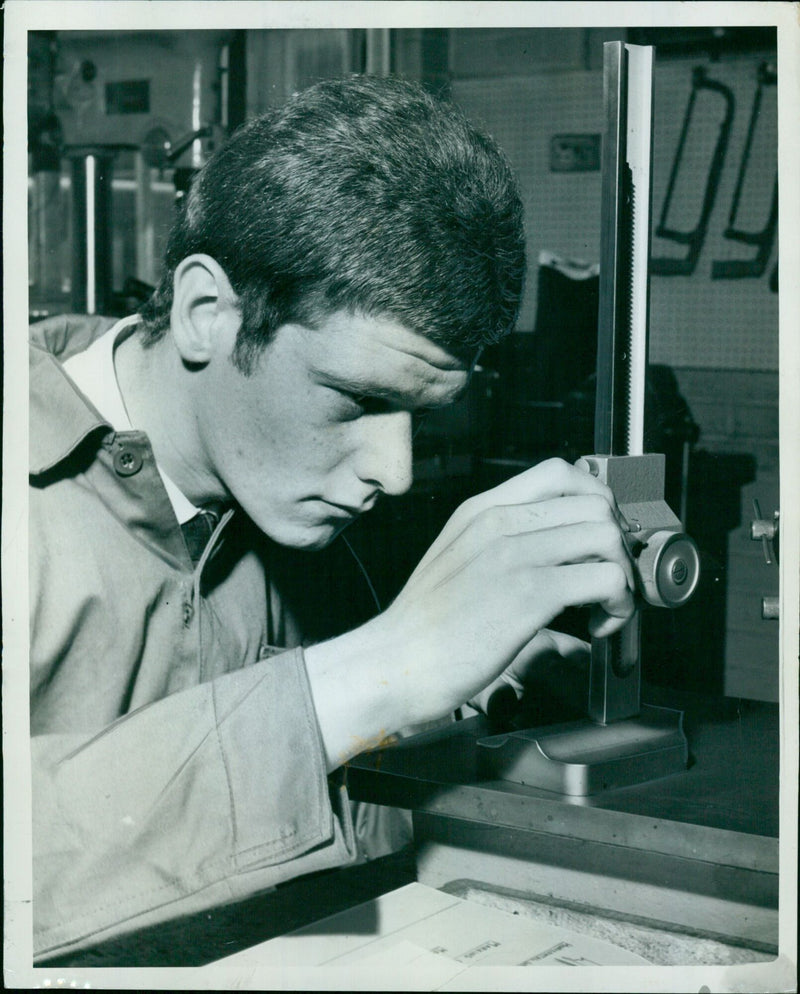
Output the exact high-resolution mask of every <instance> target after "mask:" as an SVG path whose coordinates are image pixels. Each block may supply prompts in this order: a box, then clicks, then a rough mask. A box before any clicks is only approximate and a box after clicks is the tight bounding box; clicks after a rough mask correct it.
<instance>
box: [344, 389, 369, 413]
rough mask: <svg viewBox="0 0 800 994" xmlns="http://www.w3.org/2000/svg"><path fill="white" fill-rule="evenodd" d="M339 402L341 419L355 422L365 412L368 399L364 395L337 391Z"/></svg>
mask: <svg viewBox="0 0 800 994" xmlns="http://www.w3.org/2000/svg"><path fill="white" fill-rule="evenodd" d="M336 392H337V393H338V395H339V398H340V401H341V404H340V406H341V410H342V414H343V417H344V418H345V419H347V420H355V418H358V417H361V415H362V414H364V412H365V411H366V408H367V404H368V401H369V398H368V397H367V396H366V395H365V394H360V393H350V392H349V391H347V390H337V391H336Z"/></svg>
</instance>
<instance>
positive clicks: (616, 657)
mask: <svg viewBox="0 0 800 994" xmlns="http://www.w3.org/2000/svg"><path fill="white" fill-rule="evenodd" d="M641 631H642V619H641V614H640V613H639V612H638V611H637V612H636V613H635V614H634V615H633V617H632V618H631V620H630V621H629V622H628V623H627V625H625V627H624V628H622V629H620V631H618V632H617V633H616V634H614V635H612V636H610V637H609V638H602V639H598V638H593V639H592V657H591V667H590V671H589V708H588V715H589V718H590V719H591V720H592V721H595V722H597V723H598V724H601V725H607V724H609V723H610V722H612V721H619V720H621V719H622V718H632V717H635V716H636V715H637V714H639V710H640V707H641V665H640V658H641V657H640V649H641Z"/></svg>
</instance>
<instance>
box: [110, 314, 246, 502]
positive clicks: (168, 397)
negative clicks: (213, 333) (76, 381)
mask: <svg viewBox="0 0 800 994" xmlns="http://www.w3.org/2000/svg"><path fill="white" fill-rule="evenodd" d="M114 364H115V368H116V374H117V381H118V383H119V388H120V392H121V393H122V398H123V401H124V403H125V407H126V410H127V412H128V416H129V418H130V421H131V423H132V424H133V425H135V426H136V427H137V428H138V429H141V430H142V431H144V432H145V433H146V434H147V436H148V438H149V440H150V444H151V446H152V448H153V454H154V456H155V459H156V462H158V463H159V465H160V466H162V467H163V469H164V471H165V472H166V473H167V474H168V475H169V476H170V478H171V479H172V480H173V481H174V482H175V484H176V485H177V486H178V487H179V488H180V490H181V491H182V492H183V493H184V494H186V496H187V497H188V498H189V500H190V501H191V502H192V503H193V504H197V505H201V504H206V503H208V502H210V501H224V500H225V498H226V496H227V495H226V494H225V492H224V489H223V487H222V486H221V484H220V483H219V481H218V480H217V479H216V478H215V477H214V475H213V473H212V472H211V471H210V469H209V467H207V466H206V459H205V452H204V449H203V445H202V441H201V439H200V438H199V436H198V432H197V429H196V424H195V420H194V416H193V411H194V404H193V390H192V386H193V384H192V382H191V377H192V376H193V375H195V374H193V373H192V371H190V370H188V369H186V367H185V366H184V365H183V363H182V362H181V359H180V356H179V355H178V352H177V351H176V349H175V348H174V347H173V344H172V341H171V339H170V337H169V335H167V336H165V337H164V338H163V339H161V340H160V341H158V342H157V343H155V344H154V345H152V346H149V347H148V348H144V347H143V345H142V340H141V336H140V335H138V334H135V333H134V334H132V335H130V336H128V337H127V338H126V339H125V340H124V341H122V342H121V343H120V344H119V346H118V347H117V349H116V353H115V356H114Z"/></svg>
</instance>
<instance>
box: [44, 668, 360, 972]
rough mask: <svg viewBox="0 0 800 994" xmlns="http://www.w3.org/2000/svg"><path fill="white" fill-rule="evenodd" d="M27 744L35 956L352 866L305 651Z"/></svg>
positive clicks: (349, 833) (346, 823)
mask: <svg viewBox="0 0 800 994" xmlns="http://www.w3.org/2000/svg"><path fill="white" fill-rule="evenodd" d="M32 750H33V764H34V770H33V815H34V828H33V852H34V953H35V955H36V957H37V958H41V957H43V956H50V955H54V954H56V953H62V952H67V951H70V950H72V949H75V948H79V947H80V946H85V945H90V944H95V943H97V942H99V941H101V940H103V939H107V938H110V937H111V936H113V935H117V934H119V933H122V932H126V931H129V930H132V929H136V928H140V927H143V926H145V925H151V924H154V923H156V922H158V921H161V920H164V919H167V918H171V917H175V916H178V915H184V914H190V913H193V912H196V911H199V910H202V909H204V908H206V907H211V906H213V905H218V904H223V903H226V902H229V901H232V900H236V899H238V898H241V897H244V896H245V895H247V894H252V893H254V892H256V891H258V890H261V889H264V888H267V887H270V886H273V885H275V884H277V883H280V882H281V881H284V880H287V879H289V878H291V877H295V876H298V875H300V874H304V873H309V872H313V871H316V870H321V869H325V868H328V867H331V866H334V865H340V864H342V863H345V862H348V861H350V860H351V859H352V858H353V857H354V842H353V829H352V824H351V821H350V815H349V809H348V804H347V798H346V794H345V790H344V787H342V786H337V785H336V784H335V782H334V778H328V776H327V775H326V769H325V762H324V755H323V750H322V743H321V740H320V735H319V730H318V727H317V721H316V715H315V712H314V708H313V704H312V700H311V694H310V688H309V686H308V678H307V675H306V671H305V665H304V660H303V654H302V650H301V649H295V650H291V651H287V652H284V653H281V654H280V655H278V656H275V657H273V658H271V659H269V660H266V661H264V662H261V663H257V664H254V665H252V666H250V667H246V668H244V669H241V670H237V671H235V672H232V673H229V674H225V675H224V676H221V677H218V678H216V679H215V680H212V681H210V682H208V683H203V684H199V685H198V686H196V687H193V688H191V689H189V690H186V691H181V692H179V693H176V694H173V695H172V696H170V697H166V698H164V699H162V700H159V701H157V702H155V703H153V704H150V705H148V706H146V707H143V708H140V709H139V710H137V711H133V712H131V713H130V714H128V715H125V716H124V717H122V718H120V719H119V720H117V721H116V722H114V723H113V724H112V725H110V726H109V727H108V728H106V729H104V730H103V731H102V732H100V733H99V734H96V735H93V736H92V737H88V736H82V735H74V734H47V735H41V736H36V737H34V739H33V740H32ZM90 799H91V800H90Z"/></svg>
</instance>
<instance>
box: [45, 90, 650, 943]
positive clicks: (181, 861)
mask: <svg viewBox="0 0 800 994" xmlns="http://www.w3.org/2000/svg"><path fill="white" fill-rule="evenodd" d="M523 275H524V248H523V236H522V219H521V205H520V201H519V197H518V195H517V192H516V189H515V186H514V182H513V179H512V176H511V173H510V170H509V168H508V166H507V165H506V163H505V160H504V159H503V157H502V155H501V154H500V152H499V151H498V150H497V148H496V147H495V146H494V144H493V143H492V142H491V141H490V140H489V139H488V138H486V137H485V136H482V135H481V134H479V133H478V132H476V131H475V130H474V129H473V128H472V127H471V126H470V125H469V124H467V123H466V122H465V121H464V120H463V119H462V118H461V116H460V115H458V114H457V113H456V112H455V111H454V110H453V109H452V108H450V107H449V106H447V105H444V104H439V103H437V102H435V101H433V100H432V99H430V98H429V97H428V96H426V95H425V94H424V92H423V91H422V90H420V89H419V88H417V87H415V86H413V85H411V84H408V83H403V82H400V81H392V80H379V79H367V78H352V79H349V80H345V81H338V82H328V83H323V84H320V85H319V86H317V87H314V88H311V89H310V90H308V91H305V92H303V93H301V94H299V95H297V96H296V97H294V98H293V99H292V100H291V101H290V102H289V103H288V104H287V106H286V107H285V108H283V109H281V110H279V111H276V112H274V113H270V114H268V115H266V116H265V117H263V118H259V119H257V120H254V121H252V122H250V123H249V124H248V125H246V126H245V127H244V128H243V129H242V130H241V131H240V132H239V133H237V134H236V135H235V136H233V137H232V138H231V140H230V141H229V142H228V143H227V144H226V145H225V146H224V147H223V148H222V149H221V150H220V151H219V152H218V153H217V155H216V156H215V157H214V158H213V159H212V160H211V161H210V162H209V163H208V165H207V166H206V167H205V169H204V170H203V171H202V172H201V173H200V174H199V176H198V178H197V181H196V183H195V185H194V187H193V189H192V192H191V194H190V195H189V198H188V202H187V204H186V207H185V209H184V211H183V212H182V214H181V216H180V218H179V219H178V221H177V223H176V227H175V230H174V232H173V234H172V237H171V240H170V244H169V248H168V251H167V258H166V267H165V275H164V279H163V281H162V283H161V285H160V287H159V289H158V291H157V292H156V294H155V295H154V297H153V299H152V300H151V301H150V302H149V304H148V306H147V307H146V308H145V309H144V311H143V313H142V314H141V315H140V316H134V317H133V318H129V319H125V320H124V321H122V322H119V323H118V324H116V325H114V326H113V327H111V328H110V330H108V328H109V322H107V321H106V322H104V321H102V320H99V319H92V320H78V319H71V318H66V319H62V320H59V321H56V322H54V323H52V324H47V323H46V324H45V325H42V326H35V327H34V329H33V331H34V338H35V339H37V340H38V344H37V345H35V346H34V348H33V349H32V376H31V483H32V487H31V502H30V535H31V577H32V579H31V604H32V621H31V646H32V648H31V680H32V690H31V693H32V704H31V722H32V731H33V758H34V859H35V865H34V880H35V884H34V891H35V893H34V922H35V949H36V951H37V953H38V954H39V955H40V956H44V955H52V954H54V953H56V952H64V951H66V950H69V949H72V948H76V947H78V946H80V945H85V944H89V943H96V942H98V941H100V940H101V939H104V938H107V937H109V936H111V935H113V934H115V933H118V932H120V931H124V930H128V929H132V928H136V927H139V926H143V925H145V924H151V923H153V922H155V921H158V920H162V919H164V918H167V917H171V916H175V915H179V914H186V913H189V912H191V911H196V910H198V909H201V908H203V907H208V906H211V905H213V904H218V903H222V902H225V901H230V900H232V899H235V898H237V897H243V896H245V895H247V894H249V893H251V892H254V891H256V890H259V889H263V888H265V887H269V886H271V885H274V884H275V883H278V882H280V881H283V880H286V879H289V878H291V877H293V876H297V875H299V874H303V873H308V872H311V871H315V870H319V869H322V868H326V867H331V866H335V865H338V864H341V863H344V862H347V861H348V860H350V859H352V858H353V855H354V839H353V829H352V824H351V820H350V813H349V807H348V804H347V798H346V792H345V790H344V787H343V786H342V782H341V778H340V777H339V776H338V775H337V773H336V771H337V770H339V769H340V767H341V766H342V764H344V763H345V762H346V761H347V760H348V759H349V758H350V757H352V756H353V755H355V754H357V753H359V752H362V751H363V750H365V749H368V748H370V747H372V746H374V745H376V744H378V743H379V742H381V741H383V740H384V739H385V738H386V737H387V736H390V735H391V734H392V733H393V732H395V731H397V730H398V729H400V728H401V727H403V726H406V725H409V724H414V723H417V722H422V721H427V720H432V719H435V718H439V717H441V716H444V715H446V714H447V713H448V712H449V711H451V710H452V709H453V708H454V707H457V706H458V705H460V704H461V703H463V702H465V701H467V700H470V699H474V698H475V697H476V696H477V695H481V694H482V695H483V699H485V697H486V694H488V693H490V692H491V688H492V686H493V684H494V683H495V682H497V681H501V680H502V679H503V674H504V671H505V674H506V678H507V679H512V680H513V679H516V678H518V677H519V676H520V675H524V671H525V670H526V669H529V668H530V667H535V665H536V659H537V656H539V655H540V654H541V653H542V652H549V651H552V649H553V648H555V649H556V651H561V652H563V653H564V654H568V653H569V652H571V651H572V650H573V649H574V643H573V642H572V641H571V640H569V639H566V637H563V636H558V635H556V634H551V633H548V632H547V631H546V630H545V626H546V625H547V624H548V622H549V621H551V620H552V619H553V618H554V617H555V616H556V615H557V614H559V613H560V612H561V611H562V610H563V609H564V608H565V607H566V606H568V605H575V604H595V605H597V610H596V614H595V619H594V623H593V627H594V631H595V633H597V634H601V635H605V634H609V633H611V632H612V631H614V630H616V629H617V628H619V627H620V626H621V625H622V624H623V623H624V621H625V620H626V619H627V618H628V617H629V615H630V613H631V611H632V607H633V601H632V595H631V589H632V586H633V578H632V574H631V567H630V564H629V562H628V559H627V555H626V553H625V550H624V546H623V543H622V541H621V537H620V531H619V528H618V525H617V519H616V510H615V505H614V500H613V496H612V495H611V493H610V492H609V491H608V490H607V488H605V487H604V486H602V485H601V484H599V483H598V482H597V481H596V480H595V479H593V478H592V477H591V476H590V475H588V474H587V473H585V472H583V471H582V470H580V469H578V468H575V467H571V466H568V465H566V464H564V463H561V462H557V461H553V462H548V463H544V464H542V465H541V466H539V467H536V468H534V469H532V470H530V471H529V472H527V473H525V474H522V475H521V476H519V477H517V478H515V479H513V480H511V481H509V482H508V483H506V484H503V485H502V486H500V487H498V488H496V489H495V490H493V491H491V492H489V493H486V494H483V495H481V496H479V497H475V498H473V499H472V500H470V501H468V502H467V503H466V504H464V505H463V506H462V507H461V508H460V509H459V510H458V511H457V512H456V514H455V515H454V516H453V518H452V519H451V520H450V522H449V523H448V525H447V526H446V527H445V529H444V530H443V532H442V533H441V535H440V536H439V538H438V539H437V540H436V542H435V543H434V544H433V546H432V547H431V549H430V550H429V552H428V553H427V554H426V555H425V557H424V558H423V560H422V562H421V563H420V564H419V566H418V568H417V569H416V570H415V572H414V573H413V575H412V577H411V578H410V579H409V581H408V583H407V584H406V586H405V587H404V589H403V590H402V592H401V593H400V594H399V596H398V597H397V598H396V599H395V601H394V602H393V603H392V604H391V606H389V607H388V608H387V609H386V610H385V611H383V612H382V613H380V614H378V615H377V616H376V617H374V618H372V619H371V620H368V621H367V622H366V623H364V624H361V625H359V626H357V627H355V628H353V629H351V630H350V631H346V632H343V633H340V634H337V635H336V636H335V637H333V638H328V639H324V640H322V641H317V642H315V643H314V644H307V643H308V641H309V640H308V637H307V635H304V632H303V631H301V630H300V624H299V623H298V618H299V617H300V616H301V615H302V614H303V613H304V612H303V608H304V605H303V603H302V601H303V589H302V583H301V584H300V595H299V597H298V594H297V590H298V584H297V583H296V582H295V583H294V586H293V587H292V590H293V593H292V594H291V596H289V595H288V594H287V591H288V589H289V587H288V586H284V583H283V576H284V574H283V572H282V571H283V566H282V563H283V562H284V559H283V556H284V554H285V552H286V550H299V551H298V553H297V555H299V556H300V557H301V560H302V563H303V566H304V568H305V569H306V570H307V571H308V573H309V576H310V575H311V574H313V571H314V558H313V557H310V556H303V555H302V553H303V551H315V550H322V549H323V548H325V547H327V546H329V545H331V544H332V543H334V540H335V539H336V537H337V536H338V535H339V533H340V532H342V531H343V530H344V529H345V527H346V526H347V525H348V524H349V523H350V522H351V521H353V520H354V519H355V518H356V517H357V516H358V515H360V514H362V513H363V512H365V511H367V510H369V509H370V508H371V507H372V506H373V504H374V503H375V501H376V500H378V499H379V498H380V497H381V496H383V495H392V494H401V493H403V492H404V491H405V490H407V489H408V487H409V486H410V484H411V419H412V414H413V413H414V412H416V411H419V410H423V409H426V408H431V407H438V406H440V405H443V404H447V403H449V402H451V401H452V400H454V399H455V398H456V397H458V396H459V394H460V393H461V392H462V391H463V390H464V389H465V387H466V386H467V383H468V379H469V375H470V371H471V369H472V367H473V365H474V363H475V360H476V358H477V356H478V353H479V351H480V348H481V346H482V345H484V344H486V343H487V342H492V341H496V340H497V339H498V338H499V337H500V336H502V335H504V334H506V333H507V332H509V331H510V330H511V328H512V326H513V323H514V320H515V318H516V314H517V309H518V306H519V300H520V295H521V291H522V284H523ZM181 526H183V529H182V528H181ZM205 526H207V531H206V536H205V537H206V541H205V542H203V543H201V544H200V547H199V550H198V552H197V553H195V554H194V557H193V556H192V552H191V550H190V540H189V538H188V537H186V536H188V533H189V532H190V531H193V530H197V528H198V527H199V528H203V527H205ZM296 568H297V564H296V563H295V569H296ZM332 583H333V584H335V583H336V581H335V579H334V580H333V581H332ZM306 613H308V612H306ZM304 643H306V644H305V648H303V645H304ZM487 688H488V690H487Z"/></svg>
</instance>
